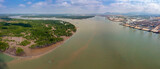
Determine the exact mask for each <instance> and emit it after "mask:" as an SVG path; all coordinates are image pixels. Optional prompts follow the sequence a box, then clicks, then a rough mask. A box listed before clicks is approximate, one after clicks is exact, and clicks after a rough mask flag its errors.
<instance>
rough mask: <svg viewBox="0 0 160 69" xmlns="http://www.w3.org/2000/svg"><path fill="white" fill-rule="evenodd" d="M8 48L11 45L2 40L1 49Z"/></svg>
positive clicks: (0, 42)
mask: <svg viewBox="0 0 160 69" xmlns="http://www.w3.org/2000/svg"><path fill="white" fill-rule="evenodd" d="M7 48H9V45H8V44H7V43H5V42H2V41H0V51H1V52H3V51H5V50H6V49H7Z"/></svg>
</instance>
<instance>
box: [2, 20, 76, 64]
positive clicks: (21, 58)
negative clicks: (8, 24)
mask: <svg viewBox="0 0 160 69" xmlns="http://www.w3.org/2000/svg"><path fill="white" fill-rule="evenodd" d="M16 19H31V20H62V21H67V22H68V20H72V19H62V18H51V19H48V18H44V19H43V18H37V19H36V18H33V19H32V18H16ZM70 23H71V24H73V25H75V24H74V23H73V22H70ZM75 27H76V25H75ZM76 29H77V30H78V28H77V27H76ZM76 32H77V31H76ZM76 32H73V33H72V34H73V35H71V36H69V37H66V36H65V37H63V38H64V40H63V41H60V42H57V43H56V44H53V45H50V46H48V47H44V48H37V49H32V52H36V53H33V54H32V56H31V55H30V56H14V55H10V54H7V53H4V54H5V55H7V56H10V57H12V58H14V59H13V60H12V61H9V62H7V64H10V63H15V62H21V61H26V60H32V59H36V58H39V57H41V56H44V55H46V54H48V53H50V52H52V51H54V50H55V49H56V48H58V47H60V46H61V45H62V44H64V43H65V42H66V41H67V40H69V39H70V38H72V37H73V36H74V34H75V33H76Z"/></svg>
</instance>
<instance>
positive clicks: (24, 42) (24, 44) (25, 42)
mask: <svg viewBox="0 0 160 69" xmlns="http://www.w3.org/2000/svg"><path fill="white" fill-rule="evenodd" d="M30 43H31V42H30V41H28V40H24V41H22V42H21V43H20V45H22V46H26V45H28V44H30Z"/></svg>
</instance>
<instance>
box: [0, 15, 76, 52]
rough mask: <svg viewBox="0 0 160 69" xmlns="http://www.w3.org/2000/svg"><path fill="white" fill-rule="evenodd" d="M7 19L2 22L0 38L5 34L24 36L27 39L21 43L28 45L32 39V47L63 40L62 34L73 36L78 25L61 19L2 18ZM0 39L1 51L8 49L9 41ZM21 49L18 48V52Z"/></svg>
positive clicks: (0, 23)
mask: <svg viewBox="0 0 160 69" xmlns="http://www.w3.org/2000/svg"><path fill="white" fill-rule="evenodd" d="M0 19H3V20H5V21H2V22H0V38H3V37H4V36H11V37H23V38H25V39H26V40H25V41H23V42H21V43H20V45H23V46H26V45H28V44H30V41H34V43H35V44H34V45H32V46H31V47H30V48H42V47H46V46H49V45H51V44H54V43H57V42H60V41H63V38H62V37H61V36H71V35H72V33H73V32H76V27H75V26H74V25H72V24H70V23H69V22H64V21H60V20H23V19H10V18H5V19H4V18H0ZM2 41H3V40H2V39H1V41H0V51H4V50H6V49H7V48H8V47H9V46H8V44H7V43H5V42H2ZM19 51H21V50H20V49H19V48H17V53H19Z"/></svg>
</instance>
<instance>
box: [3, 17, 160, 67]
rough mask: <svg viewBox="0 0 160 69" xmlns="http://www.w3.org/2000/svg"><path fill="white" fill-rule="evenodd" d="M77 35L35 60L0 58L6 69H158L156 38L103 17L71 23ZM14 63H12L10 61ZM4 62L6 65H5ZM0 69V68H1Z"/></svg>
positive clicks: (159, 42)
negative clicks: (74, 26)
mask: <svg viewBox="0 0 160 69" xmlns="http://www.w3.org/2000/svg"><path fill="white" fill-rule="evenodd" d="M64 20H65V21H68V22H71V23H72V24H74V25H76V27H77V28H78V30H77V32H76V33H75V34H74V35H73V36H72V37H71V38H70V39H68V40H67V41H65V43H64V44H62V45H61V46H60V47H58V48H57V49H55V50H54V51H52V52H50V53H48V54H46V55H44V56H42V57H40V58H36V59H31V60H18V61H16V62H12V63H9V62H7V61H9V60H13V58H10V57H8V56H6V55H3V54H0V56H1V57H2V56H3V58H4V57H5V59H3V60H7V61H4V64H5V67H6V68H7V69H160V35H159V34H155V33H151V32H146V31H141V30H136V29H132V28H128V27H124V26H120V25H119V23H117V22H111V21H109V20H107V19H106V18H104V17H99V16H96V17H94V18H90V19H83V20H71V19H64ZM14 60H16V59H14ZM5 62H6V63H5ZM2 69H3V68H2Z"/></svg>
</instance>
